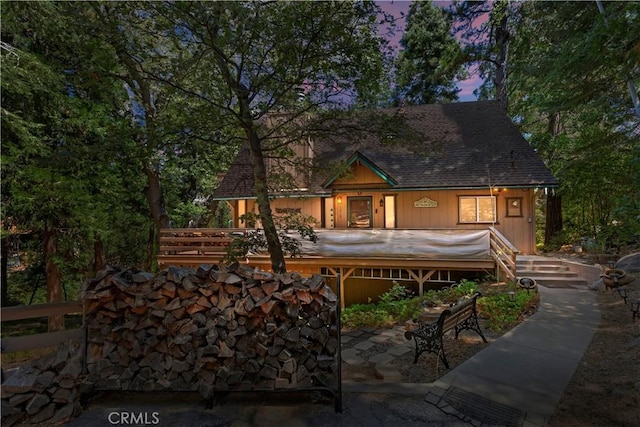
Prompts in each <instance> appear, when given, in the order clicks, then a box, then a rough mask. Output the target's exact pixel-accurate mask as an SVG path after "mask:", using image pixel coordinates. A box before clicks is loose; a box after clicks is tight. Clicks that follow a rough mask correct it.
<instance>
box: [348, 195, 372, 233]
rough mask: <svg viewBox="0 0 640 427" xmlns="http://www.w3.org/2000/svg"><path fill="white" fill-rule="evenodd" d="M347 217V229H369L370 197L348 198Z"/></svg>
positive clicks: (370, 223) (370, 222) (370, 221)
mask: <svg viewBox="0 0 640 427" xmlns="http://www.w3.org/2000/svg"><path fill="white" fill-rule="evenodd" d="M347 209H348V212H347V215H348V218H349V222H348V224H347V226H348V227H349V228H371V227H372V226H373V223H372V219H371V197H348V198H347Z"/></svg>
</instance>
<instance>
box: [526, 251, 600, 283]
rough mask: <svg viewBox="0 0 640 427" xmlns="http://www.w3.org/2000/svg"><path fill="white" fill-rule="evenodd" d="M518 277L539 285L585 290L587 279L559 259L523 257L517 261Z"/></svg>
mask: <svg viewBox="0 0 640 427" xmlns="http://www.w3.org/2000/svg"><path fill="white" fill-rule="evenodd" d="M516 271H517V275H518V277H529V278H532V279H534V280H535V281H536V282H537V283H538V284H539V285H542V286H547V287H559V288H585V287H586V286H587V285H588V282H587V280H586V279H583V278H581V277H579V276H578V273H575V272H573V271H571V270H570V269H569V267H568V266H567V265H566V264H564V262H563V260H561V259H557V258H546V257H542V256H523V257H522V258H518V259H517V261H516Z"/></svg>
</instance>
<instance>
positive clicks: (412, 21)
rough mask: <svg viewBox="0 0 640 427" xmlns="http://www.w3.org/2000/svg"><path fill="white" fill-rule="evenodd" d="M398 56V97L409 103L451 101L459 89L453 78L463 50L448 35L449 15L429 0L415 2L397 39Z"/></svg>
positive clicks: (456, 97) (458, 69) (457, 72)
mask: <svg viewBox="0 0 640 427" xmlns="http://www.w3.org/2000/svg"><path fill="white" fill-rule="evenodd" d="M400 46H401V48H402V49H401V51H400V52H399V54H398V59H397V69H398V71H397V73H398V76H397V80H398V81H397V86H398V87H399V92H400V93H399V95H398V97H399V98H402V99H406V100H407V101H408V102H409V103H412V104H430V103H437V102H450V101H455V100H457V99H458V92H459V91H460V90H459V89H458V88H457V87H456V84H455V81H454V79H455V78H456V77H457V76H458V75H459V73H460V71H461V70H460V64H459V63H457V62H456V61H457V58H458V57H460V55H461V53H462V51H461V48H460V45H459V43H458V41H457V40H456V39H455V37H453V35H452V34H451V18H450V17H449V16H448V15H447V13H446V12H445V11H444V10H443V9H441V8H439V7H436V6H434V5H433V2H431V1H414V2H412V3H411V6H410V8H409V14H408V15H407V24H406V28H405V31H404V34H403V35H402V39H401V40H400Z"/></svg>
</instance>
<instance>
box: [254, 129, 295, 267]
mask: <svg viewBox="0 0 640 427" xmlns="http://www.w3.org/2000/svg"><path fill="white" fill-rule="evenodd" d="M247 136H248V138H249V146H250V150H251V166H252V167H253V179H254V186H255V191H256V197H257V202H258V211H259V214H260V221H261V222H262V229H263V230H264V235H265V238H266V239H267V248H268V250H269V256H270V258H271V269H272V270H273V272H274V273H286V271H287V266H286V263H285V261H284V253H283V252H282V245H281V244H280V239H279V238H278V231H277V230H276V225H275V223H274V222H273V216H272V212H271V203H269V191H268V189H267V168H266V166H265V162H264V156H263V153H262V147H261V143H260V137H259V136H258V134H257V133H256V132H255V130H253V129H250V130H247Z"/></svg>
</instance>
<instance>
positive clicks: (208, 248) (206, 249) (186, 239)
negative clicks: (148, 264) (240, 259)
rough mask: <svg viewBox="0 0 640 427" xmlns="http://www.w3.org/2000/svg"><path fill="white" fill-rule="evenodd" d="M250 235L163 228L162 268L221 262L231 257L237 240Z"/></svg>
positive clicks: (223, 230)
mask: <svg viewBox="0 0 640 427" xmlns="http://www.w3.org/2000/svg"><path fill="white" fill-rule="evenodd" d="M246 232H247V229H244V228H163V229H161V230H160V252H159V253H158V266H159V267H160V268H163V266H165V265H185V264H186V265H194V264H198V263H209V264H210V263H212V262H214V261H219V260H221V259H223V258H224V257H225V256H226V255H227V247H228V246H229V244H230V243H231V241H232V240H233V238H234V237H237V236H243V235H244V234H245V233H246Z"/></svg>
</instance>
